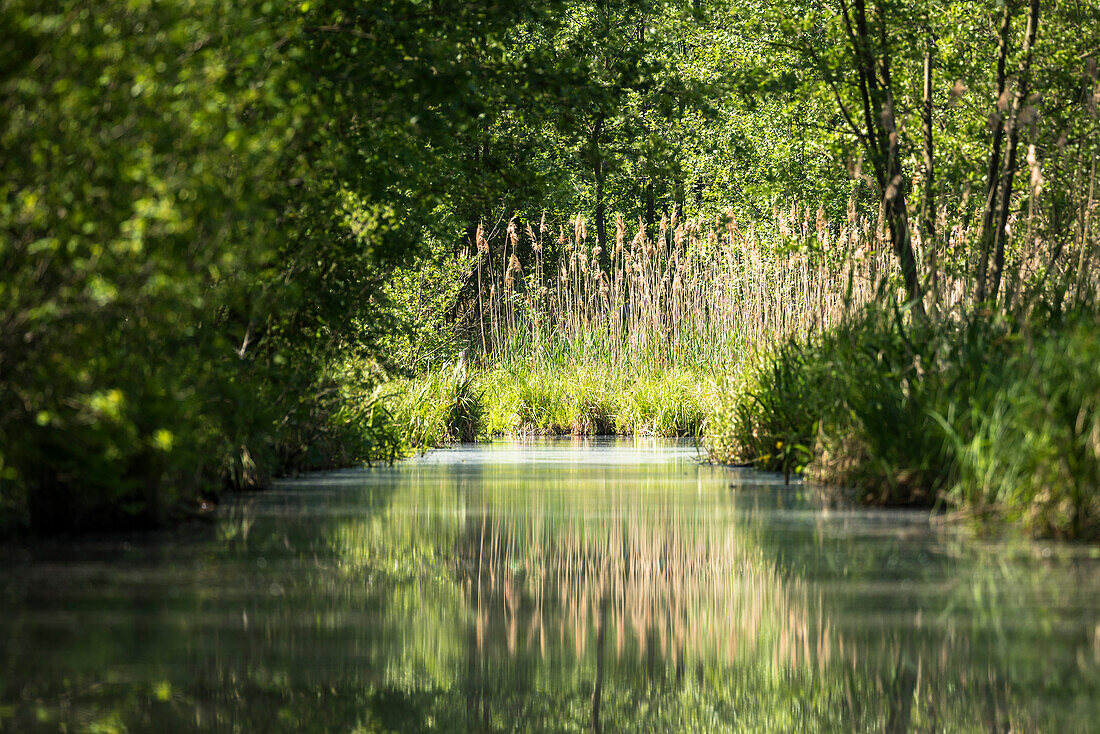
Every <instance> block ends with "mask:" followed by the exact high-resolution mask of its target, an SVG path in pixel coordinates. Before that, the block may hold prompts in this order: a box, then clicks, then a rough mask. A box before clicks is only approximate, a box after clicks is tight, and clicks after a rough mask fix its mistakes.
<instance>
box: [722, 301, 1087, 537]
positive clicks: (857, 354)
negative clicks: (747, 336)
mask: <svg viewBox="0 0 1100 734" xmlns="http://www.w3.org/2000/svg"><path fill="white" fill-rule="evenodd" d="M1039 323H1042V324H1044V326H1042V327H1041V328H1040V327H1039V326H1038V325H1037V324H1039ZM1094 334H1095V315H1092V316H1088V317H1085V316H1074V317H1072V318H1065V319H1053V320H1051V319H1048V318H1044V319H1043V320H1042V321H1036V320H1034V319H1025V318H1023V317H1018V318H1015V319H1008V318H999V319H995V318H991V317H990V315H989V314H988V313H978V314H975V315H973V316H971V317H968V318H964V319H944V320H941V321H938V322H928V321H923V320H915V319H914V320H910V319H908V318H907V316H906V314H904V313H903V312H902V311H901V310H900V309H896V308H894V309H882V308H868V309H865V310H863V311H862V312H860V313H859V314H857V315H855V316H854V317H853V318H851V319H850V320H848V321H845V322H843V323H841V324H840V325H838V326H837V327H835V328H833V329H830V330H829V331H827V332H825V333H818V334H814V335H811V336H808V337H802V338H792V339H789V340H788V341H786V342H784V343H783V344H781V345H780V346H779V347H778V348H776V349H775V350H774V351H771V352H769V353H767V354H765V355H764V356H762V357H761V358H759V359H757V360H755V361H754V362H752V363H751V366H750V367H748V368H747V372H748V374H747V376H746V379H744V381H743V382H741V384H740V386H739V387H738V389H736V390H734V391H732V392H731V394H729V395H728V396H727V397H726V398H725V400H723V402H722V407H721V408H719V410H718V411H717V412H716V414H715V418H714V423H713V425H712V428H711V431H710V435H709V436H708V437H707V439H706V445H707V448H708V450H709V451H710V454H711V456H712V457H713V458H714V459H716V460H719V461H723V462H726V463H742V464H749V465H752V466H756V467H758V468H761V469H769V470H782V471H792V470H793V471H801V470H803V469H805V471H806V473H807V475H808V476H809V477H810V478H812V479H815V480H818V481H821V482H824V483H827V484H829V485H831V486H834V487H841V488H844V493H845V494H847V495H850V496H851V497H852V498H853V499H855V500H857V501H859V502H863V503H866V504H874V505H892V506H898V505H914V506H934V505H937V504H943V505H945V506H947V507H949V508H952V509H955V510H957V511H959V512H960V513H962V514H965V515H968V516H974V517H981V518H982V519H984V520H990V519H997V520H1000V521H1005V522H1008V523H1012V524H1014V525H1016V526H1019V527H1022V528H1023V529H1024V530H1026V531H1027V532H1029V533H1031V534H1034V535H1044V536H1060V537H1072V538H1081V537H1095V536H1096V535H1097V533H1098V531H1100V417H1098V416H1100V411H1098V408H1100V405H1098V403H1100V347H1098V346H1097V345H1096V342H1095V338H1094Z"/></svg>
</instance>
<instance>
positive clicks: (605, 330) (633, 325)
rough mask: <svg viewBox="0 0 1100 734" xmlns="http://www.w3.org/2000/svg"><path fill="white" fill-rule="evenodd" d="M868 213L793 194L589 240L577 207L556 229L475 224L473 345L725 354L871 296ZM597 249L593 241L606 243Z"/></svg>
mask: <svg viewBox="0 0 1100 734" xmlns="http://www.w3.org/2000/svg"><path fill="white" fill-rule="evenodd" d="M876 243H877V236H876V233H875V232H874V231H873V230H872V228H871V226H870V223H869V222H866V221H862V222H861V221H858V220H857V218H856V216H855V213H854V210H853V212H852V215H851V217H850V220H849V222H848V223H847V224H845V225H844V226H842V227H840V228H839V231H837V229H836V228H834V227H830V226H829V223H828V222H827V221H826V220H825V217H824V213H823V212H822V211H821V210H819V211H818V212H817V214H816V215H815V216H812V217H811V214H810V210H809V208H803V207H800V206H799V205H797V204H793V205H791V206H790V207H789V208H784V209H779V208H776V209H775V210H774V211H773V219H772V220H771V221H767V222H760V223H754V224H751V225H749V226H747V227H742V226H739V224H738V222H737V220H736V219H735V218H734V217H733V216H732V215H728V216H726V217H722V218H720V219H719V220H718V221H713V222H708V221H705V220H700V219H693V220H688V221H683V222H681V221H678V220H677V217H675V216H674V217H673V218H672V219H671V221H669V220H665V219H662V221H661V223H660V225H659V226H658V227H657V228H656V232H654V233H653V235H652V236H650V235H649V234H648V233H647V230H646V226H645V224H644V223H643V222H639V223H638V224H637V226H636V227H635V228H634V229H633V235H632V236H630V234H629V232H628V227H627V224H626V222H625V221H624V220H623V218H622V217H621V216H620V217H618V218H617V219H616V226H615V239H614V242H611V243H599V242H595V241H592V240H590V239H589V237H588V233H587V227H586V223H585V221H584V219H583V217H581V216H579V215H578V216H576V217H574V218H573V219H572V221H571V222H570V223H569V228H568V230H567V229H566V228H565V226H559V227H558V228H557V232H556V233H555V232H553V230H552V227H549V226H547V224H546V221H545V219H544V220H543V222H542V223H540V224H539V225H538V227H537V228H536V227H534V226H531V225H528V226H525V227H521V225H520V224H519V223H518V222H517V221H516V220H512V221H511V222H509V223H508V226H507V229H506V231H505V232H504V233H503V235H502V236H501V237H500V238H499V241H497V239H496V238H494V237H492V236H491V235H490V234H487V233H486V232H485V229H484V228H479V229H478V234H477V244H478V251H479V253H480V254H479V257H478V260H477V264H476V266H475V267H476V277H477V289H478V307H477V309H475V311H474V313H473V320H474V324H473V325H472V328H470V327H469V326H468V329H469V330H470V331H472V332H474V335H475V339H474V341H475V343H476V344H478V345H479V346H480V348H481V353H482V356H483V357H484V358H485V360H486V361H487V362H488V363H490V364H499V363H503V362H507V361H510V360H516V359H522V360H528V361H530V360H535V361H542V362H549V363H556V364H561V363H564V362H580V363H587V362H597V363H605V364H616V365H625V366H627V367H629V368H631V369H634V370H640V369H642V368H650V369H652V368H657V369H662V368H668V367H689V368H695V367H700V366H706V367H708V368H710V369H711V371H715V372H717V371H721V370H723V369H727V368H729V367H730V366H731V365H733V364H736V362H737V361H738V360H739V359H740V357H741V354H742V353H743V350H744V347H745V345H746V344H760V343H765V342H770V341H772V340H774V339H776V338H779V337H782V336H785V335H788V334H792V333H799V332H804V331H806V330H808V329H810V328H812V327H817V328H824V327H827V326H829V325H830V324H832V323H836V321H837V320H838V319H839V318H840V317H841V316H842V315H843V314H844V313H846V312H847V311H848V310H850V308H851V306H852V305H853V304H856V305H858V304H862V303H866V302H868V301H870V300H872V299H874V298H875V297H876V295H877V294H876V288H877V284H878V283H880V281H881V279H882V277H883V276H885V275H888V274H890V273H891V272H892V265H890V257H889V256H888V255H887V254H885V253H884V252H883V250H882V248H881V247H877V246H876ZM605 248H606V249H605Z"/></svg>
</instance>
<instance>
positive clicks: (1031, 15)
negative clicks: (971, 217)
mask: <svg viewBox="0 0 1100 734" xmlns="http://www.w3.org/2000/svg"><path fill="white" fill-rule="evenodd" d="M1038 32H1039V0H1031V3H1030V8H1029V10H1028V16H1027V35H1026V36H1025V38H1024V57H1023V59H1021V60H1020V77H1019V79H1017V80H1016V94H1015V95H1014V96H1013V99H1012V114H1011V117H1010V118H1009V121H1008V144H1007V146H1006V148H1005V166H1004V172H1003V173H1002V175H1001V192H1000V194H1001V203H1000V206H999V208H998V215H999V216H998V220H997V229H996V231H995V232H994V240H993V287H992V288H991V289H990V295H992V296H993V298H997V294H998V291H999V290H1000V287H1001V279H1002V277H1003V275H1004V265H1005V241H1006V240H1007V239H1008V231H1007V230H1008V211H1009V208H1010V207H1011V205H1012V201H1011V200H1012V181H1013V179H1014V178H1015V176H1016V158H1017V151H1018V150H1019V141H1020V111H1021V110H1022V109H1023V106H1024V104H1025V102H1026V101H1027V87H1028V81H1029V79H1028V77H1029V76H1030V74H1031V49H1032V48H1033V47H1034V46H1035V37H1036V35H1037V34H1038Z"/></svg>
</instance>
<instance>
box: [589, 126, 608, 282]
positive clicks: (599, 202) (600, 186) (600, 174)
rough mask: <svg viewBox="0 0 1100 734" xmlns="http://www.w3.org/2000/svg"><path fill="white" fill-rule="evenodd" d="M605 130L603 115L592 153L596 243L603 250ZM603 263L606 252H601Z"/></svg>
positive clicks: (605, 236)
mask: <svg viewBox="0 0 1100 734" xmlns="http://www.w3.org/2000/svg"><path fill="white" fill-rule="evenodd" d="M602 132H603V115H602V114H601V115H600V116H599V117H597V118H596V124H595V125H593V126H592V140H591V149H590V154H591V156H592V173H593V175H594V177H595V179H596V245H597V246H599V247H600V248H601V249H602V250H606V249H607V203H606V202H605V201H604V171H603V157H602V156H601V154H600V133H602ZM600 258H601V264H603V258H604V253H601V254H600Z"/></svg>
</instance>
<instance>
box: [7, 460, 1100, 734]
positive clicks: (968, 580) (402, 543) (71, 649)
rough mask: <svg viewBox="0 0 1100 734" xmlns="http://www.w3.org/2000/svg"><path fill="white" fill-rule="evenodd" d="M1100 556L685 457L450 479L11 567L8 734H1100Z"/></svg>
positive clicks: (38, 557)
mask: <svg viewBox="0 0 1100 734" xmlns="http://www.w3.org/2000/svg"><path fill="white" fill-rule="evenodd" d="M1098 556H1100V554H1097V553H1096V551H1095V550H1094V549H1090V548H1088V547H1081V546H1073V547H1067V546H1058V545H1052V544H1034V543H1023V542H1011V543H1010V542H1000V543H997V544H991V543H984V542H976V541H974V540H972V539H968V538H967V537H965V536H963V535H962V534H960V533H958V532H956V531H953V530H951V529H950V528H946V529H945V528H940V529H936V528H934V527H932V526H931V525H930V523H929V521H928V516H927V514H926V513H919V512H913V513H911V512H891V511H873V510H866V509H836V508H832V509H830V508H825V507H822V506H820V505H819V504H817V503H815V501H814V499H813V492H812V490H811V489H810V488H806V487H802V486H799V485H793V486H790V487H786V486H784V484H783V480H782V477H776V476H773V475H763V474H758V473H753V472H748V471H738V470H729V469H725V468H720V467H714V466H709V465H706V464H703V463H700V462H699V461H698V459H697V455H696V451H695V449H694V447H692V446H691V445H690V444H684V443H671V442H653V441H648V442H639V443H634V442H629V441H627V442H601V441H582V442H577V441H570V440H564V441H561V440H559V441H544V442H534V443H493V444H487V445H478V446H476V447H464V448H455V449H448V450H441V451H435V452H432V453H430V454H428V455H427V456H424V457H422V458H420V459H417V460H413V461H408V462H404V463H401V464H398V465H396V466H392V467H382V468H375V469H365V470H358V471H346V472H336V473H329V474H324V475H317V476H309V477H305V478H302V479H299V480H294V481H287V482H283V483H281V484H279V485H278V487H277V488H276V489H274V490H273V491H269V492H266V493H263V494H258V495H254V496H249V497H246V498H244V499H242V500H240V501H239V502H236V503H234V504H232V505H230V506H223V507H222V508H221V512H220V518H219V519H218V521H217V522H216V523H215V524H214V525H212V526H202V527H192V528H188V529H186V530H185V531H183V532H177V533H172V534H171V535H167V536H165V535H150V536H145V537H140V538H134V537H129V538H127V539H120V538H117V537H112V538H98V539H84V540H81V541H79V542H65V543H61V542H56V541H55V542H50V543H44V544H40V545H36V546H34V547H32V548H29V549H28V548H20V549H7V550H3V551H0V561H2V562H3V568H0V731H15V732H21V731H49V732H56V731H89V732H116V731H130V732H138V731H142V732H145V731H152V732H176V731H225V732H229V731H240V732H277V731H285V732H390V731H392V732H466V731H470V732H498V731H508V732H511V731H516V732H543V731H545V732H574V731H576V732H581V731H586V732H722V731H743V732H765V731H777V732H779V731H782V732H788V731H789V732H803V731H805V732H813V731H836V732H853V731H868V732H882V731H887V732H903V731H922V732H923V731H952V732H969V731H974V732H989V731H998V732H1000V731H1013V732H1026V731H1046V732H1085V731H1100V723H1098V722H1100V557H1098Z"/></svg>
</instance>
